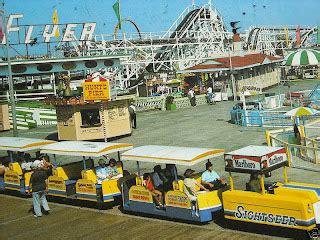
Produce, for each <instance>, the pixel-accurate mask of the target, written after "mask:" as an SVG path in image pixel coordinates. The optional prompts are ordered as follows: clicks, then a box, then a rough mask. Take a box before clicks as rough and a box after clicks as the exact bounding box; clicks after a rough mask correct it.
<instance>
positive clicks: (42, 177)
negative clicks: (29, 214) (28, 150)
mask: <svg viewBox="0 0 320 240" xmlns="http://www.w3.org/2000/svg"><path fill="white" fill-rule="evenodd" d="M32 169H33V170H34V172H33V173H32V175H31V178H30V184H29V192H30V189H32V200H33V210H34V215H33V216H34V217H42V212H41V205H42V207H43V209H44V214H45V215H48V214H49V211H50V208H49V206H48V202H47V199H46V192H47V190H48V180H47V179H48V173H47V171H46V170H44V169H42V166H41V161H39V160H35V161H34V162H33V163H32Z"/></svg>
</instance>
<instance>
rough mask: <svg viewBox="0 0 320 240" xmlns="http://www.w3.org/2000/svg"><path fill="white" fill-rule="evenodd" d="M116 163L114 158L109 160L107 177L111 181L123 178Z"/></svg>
mask: <svg viewBox="0 0 320 240" xmlns="http://www.w3.org/2000/svg"><path fill="white" fill-rule="evenodd" d="M116 163H117V161H116V160H115V159H114V158H111V159H110V160H109V165H108V166H107V175H108V178H109V179H111V178H120V177H122V174H121V173H119V171H118V168H117V166H116Z"/></svg>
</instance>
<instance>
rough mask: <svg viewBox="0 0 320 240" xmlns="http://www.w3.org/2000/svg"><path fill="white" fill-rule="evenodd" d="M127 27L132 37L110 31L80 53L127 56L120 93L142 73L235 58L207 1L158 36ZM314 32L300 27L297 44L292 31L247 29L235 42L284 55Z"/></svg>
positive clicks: (311, 42)
mask: <svg viewBox="0 0 320 240" xmlns="http://www.w3.org/2000/svg"><path fill="white" fill-rule="evenodd" d="M126 21H127V19H126ZM130 22H131V23H132V24H134V25H135V28H136V29H137V33H122V35H121V36H118V28H117V26H116V29H115V33H114V34H113V35H111V34H110V35H99V36H95V39H94V41H92V42H90V43H89V44H88V49H86V53H87V54H89V55H119V54H123V53H125V54H126V55H127V57H126V58H124V59H123V70H122V71H121V72H119V76H118V79H121V81H120V82H121V87H123V88H128V87H130V85H131V82H132V81H131V80H137V79H139V78H141V74H142V73H144V72H145V71H147V72H161V71H173V70H183V69H186V68H188V67H191V66H194V65H196V64H199V63H201V62H204V61H206V60H208V59H212V58H214V57H217V56H222V55H227V54H229V53H230V54H235V53H234V52H233V48H232V36H233V33H232V32H229V31H228V30H227V27H226V24H225V22H224V21H223V17H222V15H221V14H220V13H219V12H218V11H217V9H216V8H214V7H213V6H212V5H211V3H210V1H209V3H208V4H205V5H203V6H196V5H191V6H188V7H186V8H185V10H184V11H183V12H182V13H181V14H180V15H179V16H178V18H177V19H176V21H175V22H174V23H173V24H172V25H171V27H170V28H169V29H168V30H167V31H166V32H164V33H152V32H149V33H145V32H140V30H139V28H138V27H137V25H136V24H135V23H134V22H133V20H130ZM316 33H317V27H310V26H301V27H300V34H301V35H300V36H301V41H300V42H299V44H297V40H296V26H251V27H250V28H249V29H248V30H247V31H246V32H245V33H241V34H240V37H241V40H242V42H243V48H244V50H247V51H250V52H261V53H264V54H268V55H284V54H286V52H287V51H288V50H292V49H295V48H300V47H311V46H314V45H315V42H316Z"/></svg>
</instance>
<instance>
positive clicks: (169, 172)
mask: <svg viewBox="0 0 320 240" xmlns="http://www.w3.org/2000/svg"><path fill="white" fill-rule="evenodd" d="M175 174H178V171H177V168H176V165H174V164H166V168H165V169H164V175H165V176H166V178H167V179H168V180H169V181H171V182H172V181H173V180H175V179H174V178H175Z"/></svg>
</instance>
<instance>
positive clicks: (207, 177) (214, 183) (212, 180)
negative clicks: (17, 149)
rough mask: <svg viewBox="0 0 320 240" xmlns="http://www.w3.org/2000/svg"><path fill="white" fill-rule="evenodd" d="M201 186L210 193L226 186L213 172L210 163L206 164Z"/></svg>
mask: <svg viewBox="0 0 320 240" xmlns="http://www.w3.org/2000/svg"><path fill="white" fill-rule="evenodd" d="M201 180H202V184H203V185H205V186H207V187H208V188H209V189H210V191H212V190H217V189H219V188H222V187H224V186H226V183H225V181H224V179H221V178H220V177H219V175H218V174H217V173H216V172H215V171H214V170H213V167H212V163H211V162H209V161H208V162H207V163H206V171H204V172H203V173H202V176H201Z"/></svg>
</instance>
